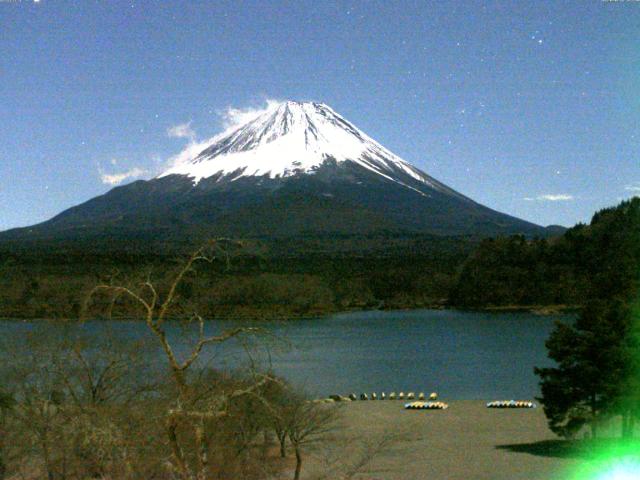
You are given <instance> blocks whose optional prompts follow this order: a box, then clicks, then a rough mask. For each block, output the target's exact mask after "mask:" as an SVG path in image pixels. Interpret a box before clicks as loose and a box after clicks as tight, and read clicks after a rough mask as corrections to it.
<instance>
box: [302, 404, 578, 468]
mask: <svg viewBox="0 0 640 480" xmlns="http://www.w3.org/2000/svg"><path fill="white" fill-rule="evenodd" d="M403 404H404V402H402V401H356V402H345V403H344V404H343V405H341V408H342V409H343V414H344V423H345V429H346V435H347V437H348V438H350V439H351V440H352V441H351V442H346V446H345V450H344V452H343V455H344V456H347V457H348V456H349V455H350V453H349V448H352V449H355V448H356V447H355V445H357V444H358V439H373V440H375V439H376V438H380V437H382V436H384V435H385V434H386V433H388V432H392V433H395V434H398V435H399V438H398V439H395V440H394V441H393V442H392V443H391V444H390V445H389V446H388V447H386V448H385V449H384V450H383V451H381V452H379V453H378V454H376V456H375V458H374V460H373V461H372V462H371V463H370V465H369V466H368V468H367V472H366V473H363V474H359V475H357V476H356V477H355V478H360V479H409V478H415V479H429V480H445V479H446V480H455V479H460V480H463V479H465V480H470V479H487V480H517V479H527V480H531V479H540V480H543V479H544V480H552V479H561V478H562V479H566V478H568V477H567V472H568V471H571V470H572V467H573V466H575V465H576V463H577V462H578V461H579V459H577V458H570V457H572V456H571V455H563V454H562V452H561V451H559V449H558V445H559V443H558V438H557V437H556V436H555V435H554V434H553V433H552V432H551V431H549V429H548V428H547V424H546V419H545V416H544V413H543V412H542V409H541V408H536V409H505V410H497V409H487V408H486V407H485V405H486V403H485V402H483V401H456V402H450V403H449V405H450V407H449V408H448V409H447V410H443V411H424V410H418V411H409V410H404V409H403ZM560 450H561V449H560ZM356 455H357V453H356V450H353V456H354V457H355V456H356ZM317 466H318V463H317V461H314V462H313V463H310V464H308V467H307V472H306V474H307V478H313V477H314V475H313V474H314V473H315V472H317ZM314 471H315V472H314Z"/></svg>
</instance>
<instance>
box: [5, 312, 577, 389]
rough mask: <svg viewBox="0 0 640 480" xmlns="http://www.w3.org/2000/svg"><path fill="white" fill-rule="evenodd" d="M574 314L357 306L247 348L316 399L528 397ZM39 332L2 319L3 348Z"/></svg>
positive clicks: (238, 362) (94, 330)
mask: <svg viewBox="0 0 640 480" xmlns="http://www.w3.org/2000/svg"><path fill="white" fill-rule="evenodd" d="M571 318H572V317H571V316H555V317H544V316H538V315H533V314H528V313H477V312H460V311H455V310H441V311H435V310H413V311H388V312H378V311H375V312H357V313H349V314H340V315H333V316H330V317H326V318H320V319H313V320H302V321H292V322H286V323H266V324H265V323H264V322H263V323H260V325H261V326H263V327H265V328H266V329H268V330H269V331H270V332H271V333H272V334H273V335H274V337H275V338H276V339H277V340H275V341H274V340H268V341H263V340H261V341H257V342H252V343H251V344H250V345H249V346H248V352H249V354H250V355H251V358H252V359H253V360H254V361H257V362H259V363H261V364H262V365H263V366H271V368H273V370H274V371H275V372H276V373H277V374H280V375H282V376H283V377H285V378H286V379H288V380H289V381H291V382H292V383H294V384H296V385H298V386H301V387H303V388H304V389H305V390H307V391H308V392H309V393H311V394H313V395H317V396H325V395H329V394H333V393H339V394H343V395H346V394H348V393H350V392H354V393H357V394H359V393H360V392H374V391H375V392H381V391H385V392H387V393H388V392H391V391H396V392H399V391H404V392H407V391H415V392H419V391H424V392H432V391H435V392H438V393H439V394H440V396H441V398H443V399H493V398H496V399H497V398H506V399H510V398H523V399H528V398H532V397H534V396H536V395H537V394H538V391H539V389H538V381H537V377H536V376H535V375H534V374H533V367H534V366H547V365H550V362H549V360H548V359H547V357H546V350H545V347H544V342H545V340H546V338H547V337H548V335H549V332H550V331H551V329H552V327H553V321H554V319H561V320H565V321H570V320H571ZM232 325H233V323H232V322H210V323H209V324H207V329H208V330H209V333H214V332H219V331H220V330H221V329H224V328H228V327H230V326H232ZM39 328H49V329H55V328H61V327H56V326H55V325H54V326H46V327H42V324H39V323H37V322H17V321H15V322H11V321H9V322H2V323H0V336H1V337H2V338H3V342H4V343H5V344H18V343H19V339H20V338H22V337H24V336H25V333H27V332H29V331H34V329H39ZM168 328H169V330H170V334H171V337H173V339H174V340H176V341H177V339H178V338H184V336H185V330H184V329H183V327H180V326H179V325H178V324H171V325H170V326H169V327H168ZM83 329H84V330H85V332H86V333H87V334H88V335H90V336H93V335H96V336H99V335H100V334H101V333H102V332H104V331H105V330H108V331H110V332H112V334H114V335H117V336H121V337H122V338H133V339H138V338H141V337H143V336H145V335H148V332H147V331H146V326H145V325H144V324H143V323H140V322H134V321H111V322H98V321H94V322H88V323H87V324H85V325H84V327H83ZM12 339H15V341H12ZM215 348H216V352H215V353H213V354H212V353H208V354H207V357H206V362H208V363H209V364H210V365H212V366H216V367H218V368H221V367H222V368H227V369H234V368H240V367H242V366H243V365H246V364H247V363H248V360H247V359H248V358H249V356H248V354H247V353H246V352H245V350H244V349H243V348H242V345H241V344H240V342H233V343H229V344H225V345H224V346H223V347H222V348H220V347H215ZM185 351H186V350H183V352H185ZM149 354H150V355H151V354H152V353H151V352H150V353H149ZM153 355H158V356H157V358H158V362H161V361H163V360H164V359H163V358H162V357H161V356H160V354H159V353H153ZM154 358H155V357H154Z"/></svg>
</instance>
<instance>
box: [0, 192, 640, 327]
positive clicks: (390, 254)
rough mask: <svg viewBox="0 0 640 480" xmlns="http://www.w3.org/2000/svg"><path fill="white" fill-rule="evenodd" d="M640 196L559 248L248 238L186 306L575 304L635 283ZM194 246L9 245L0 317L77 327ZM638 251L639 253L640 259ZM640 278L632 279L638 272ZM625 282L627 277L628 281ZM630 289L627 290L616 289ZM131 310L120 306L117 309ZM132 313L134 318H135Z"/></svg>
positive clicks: (221, 310) (550, 242) (527, 243)
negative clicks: (99, 289) (107, 288)
mask: <svg viewBox="0 0 640 480" xmlns="http://www.w3.org/2000/svg"><path fill="white" fill-rule="evenodd" d="M639 212H640V199H634V200H631V201H627V202H623V203H621V204H620V205H619V206H617V207H615V208H609V209H606V210H602V211H600V212H598V213H596V214H595V215H594V217H593V220H592V222H591V224H590V225H588V226H587V225H582V224H580V225H577V226H575V227H573V228H571V229H569V230H567V231H566V232H565V233H564V234H563V235H561V236H559V237H556V238H550V239H527V238H525V237H522V236H514V237H504V238H497V239H486V240H479V239H474V238H463V237H455V238H451V237H449V238H445V237H415V238H414V237H410V236H409V237H398V236H384V237H376V238H333V237H326V238H303V239H285V240H264V239H262V240H261V239H258V240H251V241H248V242H247V243H246V246H245V247H243V248H240V249H238V251H237V252H235V253H233V254H232V255H231V256H230V258H229V262H228V263H227V262H226V261H221V262H215V263H212V264H210V265H207V266H206V268H200V269H199V270H198V272H196V273H194V274H193V275H192V276H191V277H190V278H189V279H188V281H187V282H185V283H184V284H183V286H182V291H181V292H180V299H181V304H182V305H184V308H185V309H186V310H197V311H198V312H199V313H201V314H202V315H203V316H206V317H213V316H227V317H229V316H231V317H233V316H262V317H301V316H314V315H321V314H326V313H331V312H336V311H345V310H353V309H376V308H420V307H444V306H451V307H462V308H474V309H476V308H478V309H481V308H491V307H498V308H500V307H521V306H526V307H530V306H540V307H542V306H549V305H569V306H578V305H580V304H581V303H582V302H583V301H584V298H585V296H586V295H587V294H589V289H591V288H592V286H593V285H594V281H596V282H597V278H598V275H602V273H601V269H600V268H599V267H600V265H602V264H603V262H606V264H607V265H609V266H610V267H608V270H613V271H614V272H613V273H611V272H609V276H608V277H607V281H606V284H605V285H602V286H601V288H616V285H615V284H616V282H615V275H616V273H615V272H619V275H621V276H625V275H631V273H630V272H631V271H633V274H636V275H637V273H638V272H637V265H635V264H632V263H633V260H632V259H634V258H638V257H637V256H634V255H635V254H634V253H633V252H635V251H636V250H637V249H638V248H640V247H639V246H640V238H639V235H640V227H639V224H640V213H639ZM188 248H189V246H188V245H183V246H182V247H181V249H182V251H180V252H178V253H176V251H175V250H174V249H172V248H169V247H166V246H163V247H159V246H158V245H157V244H152V243H145V242H139V243H134V242H131V243H129V244H128V246H127V248H126V249H122V248H118V247H117V244H116V243H115V242H109V241H105V240H104V239H100V240H96V241H86V242H84V243H76V244H70V243H62V244H57V245H52V244H48V245H47V244H34V245H31V246H29V245H24V244H23V245H21V246H20V247H17V246H15V245H14V246H7V245H5V246H4V247H3V246H0V317H9V318H74V317H77V316H78V315H80V314H81V311H82V306H83V300H84V298H85V297H86V295H87V293H88V292H89V291H90V290H91V288H92V287H93V286H94V285H96V284H97V283H99V282H104V281H109V280H110V278H115V279H117V280H118V281H119V282H120V283H121V282H122V281H123V280H126V281H128V282H131V283H132V284H135V283H136V282H138V283H140V282H142V281H144V280H145V279H146V278H147V277H151V278H153V279H154V280H155V281H156V282H160V283H161V282H162V281H163V279H166V278H169V276H170V275H171V274H172V273H173V271H174V269H175V268H176V265H178V264H179V263H180V261H181V260H182V259H183V258H184V254H186V253H187V251H188ZM634 249H635V250H634ZM634 269H635V270H634ZM621 279H622V277H621ZM618 283H619V284H622V283H623V282H622V281H620V282H618ZM120 311H122V309H120ZM132 313H134V312H132Z"/></svg>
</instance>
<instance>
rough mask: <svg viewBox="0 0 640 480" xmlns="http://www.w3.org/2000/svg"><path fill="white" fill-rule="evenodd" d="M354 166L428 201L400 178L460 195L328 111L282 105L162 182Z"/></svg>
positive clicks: (216, 143)
mask: <svg viewBox="0 0 640 480" xmlns="http://www.w3.org/2000/svg"><path fill="white" fill-rule="evenodd" d="M327 160H334V161H336V162H337V163H341V162H345V161H351V162H353V163H356V164H357V165H360V166H361V167H363V168H366V169H367V170H370V171H371V172H374V173H375V174H377V175H380V176H382V177H384V178H386V179H388V180H391V181H393V182H396V183H398V184H401V185H403V186H405V187H407V188H410V189H412V190H415V191H416V192H418V193H420V194H421V195H425V194H424V193H423V192H421V191H420V190H418V189H416V188H414V187H412V186H410V185H408V184H407V183H406V182H405V181H403V180H402V179H400V178H398V172H402V173H404V174H406V175H409V176H410V177H411V178H413V179H414V180H417V181H418V182H420V183H423V184H425V185H427V186H429V187H431V188H434V189H436V190H439V191H442V192H446V193H449V194H452V193H453V194H457V193H456V192H454V191H453V190H451V189H449V188H448V187H446V186H445V185H443V184H441V183H440V182H437V181H436V180H434V179H432V178H431V177H429V176H428V175H426V174H424V173H423V172H421V171H420V170H418V169H417V168H415V167H414V166H412V165H411V164H410V163H408V162H406V161H404V160H402V159H401V158H400V157H398V156H397V155H394V154H393V153H392V152H390V151H389V150H387V149H386V148H384V147H383V146H382V145H380V144H379V143H377V142H376V141H375V140H373V139H371V138H370V137H368V136H367V135H366V134H364V133H363V132H362V131H360V130H359V129H358V128H356V127H355V126H354V125H353V124H351V123H350V122H348V121H347V120H346V119H344V118H343V117H341V116H340V115H339V114H337V113H336V112H335V111H334V110H332V109H331V108H330V107H328V106H327V105H324V104H322V103H311V102H293V101H288V102H283V103H280V104H276V105H274V106H272V107H271V108H270V109H268V110H267V111H266V112H265V113H263V114H261V115H260V116H258V117H257V118H255V119H253V120H251V121H250V122H248V123H246V124H244V125H241V126H239V127H238V128H236V129H235V130H232V131H230V132H229V131H227V132H224V133H223V134H221V135H219V136H218V137H214V139H213V140H212V143H211V145H210V146H208V147H207V148H205V149H204V150H203V151H202V152H200V153H199V154H198V155H197V156H196V157H195V158H193V159H191V160H189V161H187V162H185V163H182V164H180V165H175V166H174V167H172V168H170V169H169V170H167V171H166V172H164V173H162V174H161V175H160V176H159V177H165V176H168V175H174V174H177V175H186V176H188V177H190V178H192V179H193V181H194V182H195V183H198V182H200V180H202V179H204V178H209V177H212V176H214V175H217V174H220V178H219V181H220V180H222V179H227V180H230V181H234V180H237V179H238V178H241V177H248V176H268V177H269V178H285V177H289V176H293V175H298V174H313V173H314V172H315V171H316V170H317V169H318V168H319V167H320V166H321V165H322V164H323V163H324V162H325V161H327Z"/></svg>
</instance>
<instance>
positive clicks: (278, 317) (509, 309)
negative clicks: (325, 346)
mask: <svg viewBox="0 0 640 480" xmlns="http://www.w3.org/2000/svg"><path fill="white" fill-rule="evenodd" d="M580 308H581V307H580V306H579V305H492V306H484V307H466V306H455V305H443V304H434V305H421V306H412V307H409V306H407V307H400V306H389V307H386V306H382V307H379V308H366V307H363V308H348V309H344V310H335V311H326V312H313V313H309V314H305V315H285V314H275V315H274V314H273V313H269V312H267V313H265V312H260V311H256V313H255V314H253V315H251V314H246V315H238V316H232V315H221V316H217V317H215V318H210V317H207V318H205V321H207V322H212V321H216V320H224V321H232V320H238V321H250V320H252V321H260V322H270V321H271V322H273V321H279V322H295V321H300V320H305V321H306V320H322V319H324V318H327V317H331V316H334V315H344V314H349V313H359V312H394V311H397V312H407V311H418V310H430V311H444V310H447V311H459V312H474V313H496V314H500V313H530V314H533V315H538V316H543V317H545V316H549V317H550V316H554V315H568V314H574V313H577V312H579V310H580ZM168 320H171V321H180V320H181V319H180V318H177V317H174V318H170V319H168ZM80 321H144V319H143V318H142V317H136V316H118V317H115V316H114V317H112V318H106V317H94V318H87V319H80V318H64V317H61V318H48V317H40V318H38V317H26V316H24V317H22V316H14V317H2V316H0V322H28V323H31V322H33V323H35V322H48V323H57V322H80Z"/></svg>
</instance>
